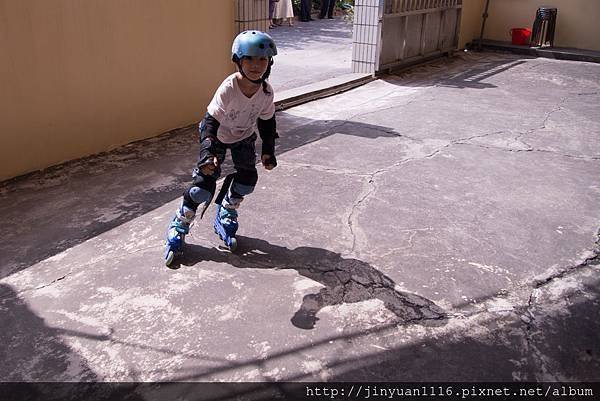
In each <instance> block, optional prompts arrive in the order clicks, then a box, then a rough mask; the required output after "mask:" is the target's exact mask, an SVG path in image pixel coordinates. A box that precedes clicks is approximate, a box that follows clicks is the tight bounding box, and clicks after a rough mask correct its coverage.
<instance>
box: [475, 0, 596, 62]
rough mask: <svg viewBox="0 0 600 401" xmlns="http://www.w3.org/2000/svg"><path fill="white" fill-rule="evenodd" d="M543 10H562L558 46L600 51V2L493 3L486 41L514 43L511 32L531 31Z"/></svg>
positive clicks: (512, 0)
mask: <svg viewBox="0 0 600 401" xmlns="http://www.w3.org/2000/svg"><path fill="white" fill-rule="evenodd" d="M540 6H551V7H556V8H557V9H558V17H557V22H556V33H555V36H554V39H555V42H554V46H559V47H575V48H579V49H589V50H600V24H599V23H598V22H599V19H600V1H598V0H491V1H490V10H489V19H488V22H487V23H486V28H485V35H484V37H485V38H486V39H493V40H503V41H510V40H511V37H510V33H509V30H510V29H511V28H530V29H531V27H532V25H533V20H534V19H535V12H536V10H537V9H538V7H540Z"/></svg>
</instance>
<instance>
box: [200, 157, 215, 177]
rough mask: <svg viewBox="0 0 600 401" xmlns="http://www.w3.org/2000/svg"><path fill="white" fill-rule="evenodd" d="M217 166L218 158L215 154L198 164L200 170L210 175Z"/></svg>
mask: <svg viewBox="0 0 600 401" xmlns="http://www.w3.org/2000/svg"><path fill="white" fill-rule="evenodd" d="M217 167H219V160H218V159H217V158H216V157H215V156H212V157H209V158H208V159H206V161H205V162H204V163H203V164H202V166H200V171H201V172H202V174H204V175H211V174H212V173H214V172H215V170H216V169H217Z"/></svg>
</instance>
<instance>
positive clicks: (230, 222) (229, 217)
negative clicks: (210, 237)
mask: <svg viewBox="0 0 600 401" xmlns="http://www.w3.org/2000/svg"><path fill="white" fill-rule="evenodd" d="M237 217H238V214H237V211H236V210H235V209H228V208H225V207H223V206H221V205H218V206H217V214H216V216H215V224H214V228H215V234H217V235H218V236H219V238H221V240H223V243H224V244H225V247H226V248H227V249H228V250H229V251H231V252H233V251H235V248H237V239H236V238H235V233H236V231H237V229H238V222H237Z"/></svg>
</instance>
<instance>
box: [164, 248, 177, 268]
mask: <svg viewBox="0 0 600 401" xmlns="http://www.w3.org/2000/svg"><path fill="white" fill-rule="evenodd" d="M173 259H175V252H173V251H172V250H169V252H167V255H166V256H165V266H167V267H169V266H170V265H171V263H173Z"/></svg>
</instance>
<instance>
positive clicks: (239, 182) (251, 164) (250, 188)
mask: <svg viewBox="0 0 600 401" xmlns="http://www.w3.org/2000/svg"><path fill="white" fill-rule="evenodd" d="M231 158H232V159H233V167H234V168H235V176H234V178H233V182H232V183H231V186H230V187H229V190H228V192H227V195H226V196H225V199H223V203H222V204H223V206H224V207H225V208H233V209H237V207H238V206H239V204H240V203H241V202H242V200H244V196H246V195H250V194H251V193H252V192H254V187H255V186H256V182H257V181H258V173H257V172H256V134H253V135H252V136H251V137H249V138H246V139H244V140H243V141H240V142H238V143H235V144H233V145H232V146H231Z"/></svg>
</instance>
